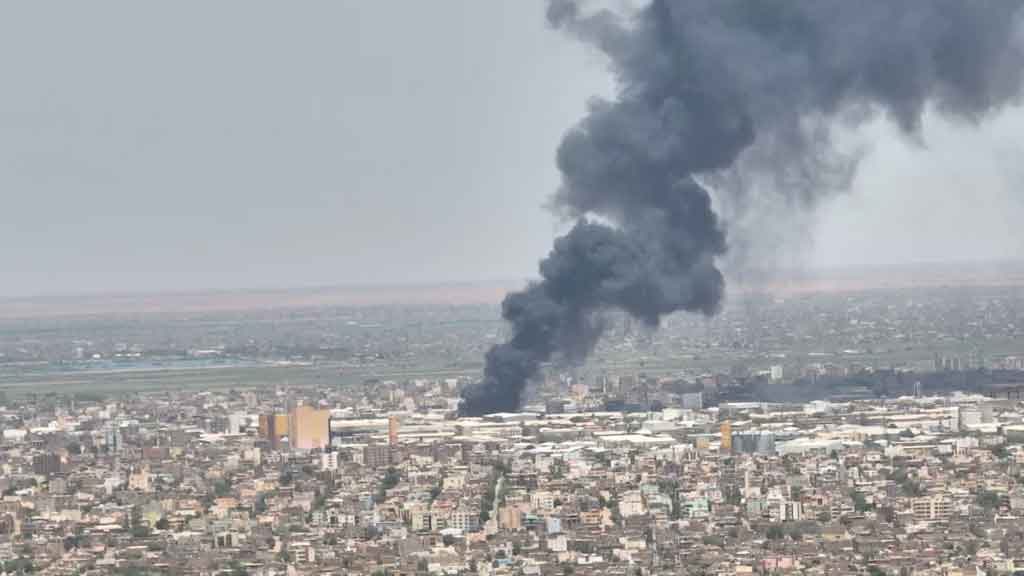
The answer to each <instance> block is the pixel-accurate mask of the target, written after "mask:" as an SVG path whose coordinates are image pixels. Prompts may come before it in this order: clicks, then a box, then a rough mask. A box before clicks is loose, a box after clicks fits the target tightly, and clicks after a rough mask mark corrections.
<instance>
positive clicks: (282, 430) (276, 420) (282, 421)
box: [260, 414, 289, 449]
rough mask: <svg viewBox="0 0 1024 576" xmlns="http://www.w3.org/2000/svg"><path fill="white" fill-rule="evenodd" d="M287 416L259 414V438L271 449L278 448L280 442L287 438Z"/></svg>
mask: <svg viewBox="0 0 1024 576" xmlns="http://www.w3.org/2000/svg"><path fill="white" fill-rule="evenodd" d="M288 433H289V418H288V415H287V414H260V438H263V439H264V440H266V441H267V442H269V443H270V447H271V448H275V449H276V448H280V447H281V440H282V439H283V438H284V437H286V436H288Z"/></svg>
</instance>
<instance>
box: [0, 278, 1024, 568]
mask: <svg viewBox="0 0 1024 576" xmlns="http://www.w3.org/2000/svg"><path fill="white" fill-rule="evenodd" d="M1022 305H1024V302H1022V301H1021V297H1020V291H1019V290H1018V289H1016V288H963V289H960V288H958V289H952V288H947V289H918V290H876V291H865V292H856V293H844V294H816V295H801V296H793V297H787V298H777V297H766V296H762V297H747V298H739V299H737V300H736V302H735V304H733V305H731V306H730V307H728V308H727V309H726V310H725V311H724V312H723V314H722V315H721V316H719V317H716V318H714V319H710V320H705V319H701V318H695V317H692V316H685V315H682V316H673V317H670V318H668V319H667V322H665V326H664V327H663V329H662V330H661V331H658V332H653V331H649V330H644V329H643V328H642V327H638V326H636V325H635V324H633V323H630V322H629V321H628V320H626V319H625V318H624V317H616V316H610V317H609V320H608V321H609V322H610V323H613V324H614V325H615V327H614V329H612V330H609V332H608V334H607V336H606V338H605V339H604V340H603V341H602V342H601V344H600V345H599V347H598V352H597V354H596V355H595V356H594V357H593V358H591V360H590V361H588V362H587V363H585V364H583V365H566V364H564V363H559V362H554V363H552V364H551V365H549V366H547V367H546V368H545V375H544V377H543V378H542V379H541V380H540V381H538V382H535V383H534V384H533V385H532V386H531V389H530V393H529V397H528V399H527V404H526V406H524V407H523V409H522V411H520V412H516V413H502V414H493V415H489V416H485V417H482V418H459V417H458V405H459V402H460V399H459V394H460V391H461V390H462V389H463V388H464V387H466V386H469V385H472V383H473V381H474V374H478V373H479V363H478V359H479V356H480V354H481V351H482V350H483V349H485V348H486V346H487V345H488V344H489V343H490V342H493V341H494V340H496V339H498V338H500V337H501V335H502V329H503V328H502V325H501V324H500V323H498V322H496V321H493V320H488V319H487V318H488V317H493V308H492V307H490V306H483V305H481V306H470V307H451V306H442V307H437V306H418V307H410V308H392V307H379V308H372V307H371V308H339V309H331V310H322V309H321V310H271V311H255V312H249V313H245V314H242V313H232V314H218V313H211V314H207V315H198V316H190V317H188V318H177V317H173V316H166V315H140V316H138V317H133V318H124V317H116V316H103V317H88V318H82V317H79V318H61V319H34V320H27V319H18V320H7V321H4V329H3V330H2V331H0V333H2V334H4V337H3V339H2V346H3V348H2V353H3V362H2V364H0V374H2V378H3V383H4V386H3V389H2V390H3V396H2V401H0V404H2V409H0V429H2V431H3V432H2V440H0V462H2V474H0V489H2V492H3V500H2V503H0V506H2V507H0V569H2V571H3V572H7V573H14V574H19V573H29V572H36V573H45V574H110V573H112V574H210V575H213V574H254V575H256V574H260V575H269V574H288V573H297V574H367V575H370V574H391V575H398V574H428V573H430V574H441V573H443V574H478V575H480V576H486V575H489V574H591V573H593V574H628V575H634V574H668V573H687V574H746V573H749V574H754V573H757V574H764V573H803V574H865V573H870V574H872V575H879V574H893V575H895V574H911V573H912V574H944V575H950V574H952V575H956V574H965V575H969V576H973V575H974V574H980V573H985V574H1004V573H1012V572H1014V571H1015V570H1016V569H1018V568H1020V567H1021V566H1022V563H1024V532H1021V530H1020V527H1019V526H1020V524H1019V517H1020V514H1021V512H1020V510H1021V509H1022V508H1024V489H1022V487H1021V484H1020V480H1019V478H1020V468H1019V467H1020V466H1021V464H1022V463H1024V450H1021V444H1020V443H1021V442H1022V441H1024V410H1021V406H1020V405H1019V402H1020V401H1021V399H1022V396H1021V390H1022V389H1024V373H1022V372H1021V368H1022V367H1024V366H1022V362H1024V345H1022V344H1024V343H1022V342H1021V341H1020V340H1021V334H1020V328H1018V327H1017V320H1016V318H1017V311H1018V310H1024V308H1022V307H1021V306H1022ZM54 326H59V327H60V329H59V330H55V329H54ZM1018 352H1019V353H1018ZM474 360H476V361H477V363H476V364H474ZM225 374H227V375H228V376H224V375H225ZM477 377H478V376H477ZM26 382H27V383H28V384H25V383H26ZM182 382H184V383H182ZM204 382H208V385H204V384H203V383H204Z"/></svg>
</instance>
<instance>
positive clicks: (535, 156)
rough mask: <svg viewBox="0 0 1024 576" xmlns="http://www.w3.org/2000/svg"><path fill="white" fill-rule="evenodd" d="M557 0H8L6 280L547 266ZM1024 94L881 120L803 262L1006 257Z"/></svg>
mask: <svg viewBox="0 0 1024 576" xmlns="http://www.w3.org/2000/svg"><path fill="white" fill-rule="evenodd" d="M543 12H544V5H543V2H542V1H541V0H528V1H527V0H522V1H520V0H516V1H498V0H494V1H490V0H444V1H440V2H410V1H398V0H393V1H392V0H373V1H355V0H353V1H334V2H303V3H279V2H278V3H270V2H258V1H252V0H246V1H235V2H227V1H222V2H165V3H151V2H137V1H134V0H133V1H124V2H106V1H104V2H63V3H42V2H10V3H5V4H4V5H3V6H2V8H0V73H2V74H3V90H0V194H2V198H3V204H2V208H0V257H2V264H0V266H2V268H0V270H3V273H2V274H0V279H2V281H0V296H20V295H34V294H44V293H69V292H71V293H73V292H128V291H157V290H181V289H203V288H240V287H253V288H262V287H290V286H306V285H316V284H338V283H342V284H347V283H429V282H437V281H450V280H487V279H498V278H518V277H524V276H529V275H532V274H533V272H534V270H535V268H536V260H537V258H539V257H540V256H542V255H543V254H545V253H546V252H547V250H548V248H549V244H550V241H551V238H552V237H553V234H555V233H556V232H557V231H558V230H559V223H558V221H557V219H556V218H555V217H554V216H553V215H551V214H550V213H549V212H548V211H546V210H545V209H544V207H543V205H544V203H545V201H546V198H547V196H548V195H549V194H550V193H551V192H552V191H553V190H554V188H555V187H556V186H557V183H558V175H557V173H556V171H555V167H554V159H553V156H554V150H555V147H556V146H557V144H558V141H559V139H560V137H561V134H562V133H563V131H564V130H565V129H566V128H567V127H569V126H570V125H571V124H572V123H573V122H574V121H575V120H576V119H578V118H579V117H580V116H581V115H582V114H583V111H584V106H585V103H586V100H587V98H588V97H590V96H591V95H593V94H595V93H601V92H603V93H608V91H609V90H610V80H609V78H608V77H607V75H606V74H605V71H604V67H603V63H602V61H601V59H600V57H598V56H597V55H595V54H592V53H589V52H587V51H585V50H584V49H583V48H582V47H580V46H578V45H577V44H575V43H573V42H572V41H569V40H567V39H566V38H564V37H562V36H560V35H558V34H556V33H554V32H551V31H549V30H548V29H547V28H546V27H545V21H544V15H543ZM1022 129H1024V113H1021V112H1020V111H1013V112H1012V113H1008V114H1005V115H1004V116H1002V117H1000V118H996V119H993V120H992V121H991V122H989V123H988V124H987V125H986V126H985V127H984V128H983V129H982V130H981V131H978V132H976V133H969V132H968V131H965V130H963V129H960V128H956V127H952V126H949V125H946V124H939V123H930V124H929V126H928V128H927V130H926V136H927V139H928V144H927V149H922V148H921V147H919V146H915V145H908V143H907V142H906V141H905V139H903V138H901V137H899V136H896V135H894V133H893V132H892V131H891V130H888V129H887V128H886V127H885V126H883V125H882V124H881V123H876V125H873V126H872V127H870V129H869V130H868V131H867V133H868V134H869V135H870V136H872V137H871V138H870V140H871V141H873V143H874V144H873V152H872V154H871V155H870V156H869V157H868V159H867V160H866V161H865V164H864V166H863V169H862V171H861V174H860V177H859V178H858V181H857V185H856V187H855V188H856V189H855V190H854V192H853V193H852V194H851V195H849V196H847V197H843V198H840V199H837V200H834V201H832V202H829V203H828V205H827V206H825V207H823V209H822V210H821V214H820V218H818V220H817V225H816V226H815V234H814V235H815V237H816V238H817V241H816V242H815V243H814V244H813V245H803V246H801V247H800V249H799V250H798V252H799V253H800V254H801V255H802V258H803V259H804V261H805V262H806V263H808V264H810V265H828V266H840V265H844V264H863V263H900V262H910V261H921V260H944V259H967V258H1013V257H1016V256H1017V255H1018V254H1019V253H1020V251H1021V248H1022V247H1024V233H1021V232H1018V225H1017V223H1018V222H1020V221H1021V217H1022V216H1024V200H1020V199H1019V198H1020V195H1019V194H1017V188H1019V187H1020V185H1021V182H1022V180H1024V169H1022V168H1020V165H1019V162H1017V161H1016V158H1018V157H1019V152H1020V143H1021V140H1020V138H1019V134H1021V133H1022Z"/></svg>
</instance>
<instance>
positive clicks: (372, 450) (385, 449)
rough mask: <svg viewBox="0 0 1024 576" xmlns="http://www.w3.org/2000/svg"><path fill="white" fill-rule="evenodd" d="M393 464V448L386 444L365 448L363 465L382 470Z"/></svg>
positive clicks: (370, 445)
mask: <svg viewBox="0 0 1024 576" xmlns="http://www.w3.org/2000/svg"><path fill="white" fill-rule="evenodd" d="M390 464H391V447H390V446H387V445H386V444H367V445H366V447H364V448H363V465H364V466H366V467H367V468H381V467H384V466H388V465H390Z"/></svg>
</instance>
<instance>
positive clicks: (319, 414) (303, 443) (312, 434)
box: [288, 406, 331, 450]
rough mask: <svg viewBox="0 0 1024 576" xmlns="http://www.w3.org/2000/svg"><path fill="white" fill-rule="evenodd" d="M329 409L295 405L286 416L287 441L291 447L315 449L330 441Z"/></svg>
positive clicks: (324, 445)
mask: <svg viewBox="0 0 1024 576" xmlns="http://www.w3.org/2000/svg"><path fill="white" fill-rule="evenodd" d="M330 419H331V412H330V410H317V409H316V408H313V407H312V406H296V407H295V409H294V410H292V413H291V414H290V415H289V418H288V443H289V444H290V445H291V447H292V448H293V449H297V450H315V449H318V448H325V447H327V445H328V444H330V442H331V437H330V431H331V427H330Z"/></svg>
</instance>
